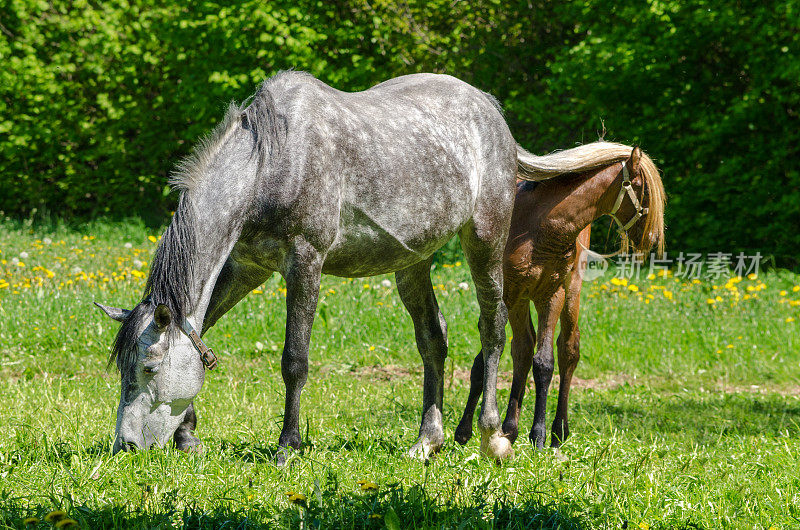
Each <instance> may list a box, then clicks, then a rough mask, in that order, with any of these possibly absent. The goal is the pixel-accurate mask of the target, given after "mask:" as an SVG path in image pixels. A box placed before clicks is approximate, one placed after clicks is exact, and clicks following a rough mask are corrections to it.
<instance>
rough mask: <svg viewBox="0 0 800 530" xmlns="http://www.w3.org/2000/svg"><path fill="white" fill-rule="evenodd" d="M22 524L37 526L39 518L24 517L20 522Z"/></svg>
mask: <svg viewBox="0 0 800 530" xmlns="http://www.w3.org/2000/svg"><path fill="white" fill-rule="evenodd" d="M22 524H24V525H25V526H28V525H29V524H30V525H37V524H39V518H38V517H26V518H25V519H23V520H22Z"/></svg>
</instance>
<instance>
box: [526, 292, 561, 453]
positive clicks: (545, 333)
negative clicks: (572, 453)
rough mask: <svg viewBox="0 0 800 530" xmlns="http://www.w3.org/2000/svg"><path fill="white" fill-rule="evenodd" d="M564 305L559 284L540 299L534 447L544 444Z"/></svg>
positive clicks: (532, 429) (532, 439)
mask: <svg viewBox="0 0 800 530" xmlns="http://www.w3.org/2000/svg"><path fill="white" fill-rule="evenodd" d="M563 304H564V290H563V289H561V288H560V287H559V289H558V291H556V292H555V293H554V294H553V295H552V296H550V297H546V298H543V299H540V300H537V301H536V313H537V314H538V317H539V326H538V335H537V337H536V353H535V354H534V355H533V363H532V366H533V381H534V383H536V403H535V404H534V412H533V427H531V432H530V435H529V437H530V440H531V443H532V444H533V445H534V447H536V448H538V449H541V448H543V447H544V437H545V431H546V428H545V415H546V412H547V393H548V390H549V389H550V382H551V381H552V380H553V333H554V331H555V327H556V322H558V316H559V313H561V308H562V307H563Z"/></svg>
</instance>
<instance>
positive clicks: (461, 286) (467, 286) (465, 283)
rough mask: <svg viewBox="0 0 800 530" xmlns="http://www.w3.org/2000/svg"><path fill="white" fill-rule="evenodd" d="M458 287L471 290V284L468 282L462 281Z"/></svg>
mask: <svg viewBox="0 0 800 530" xmlns="http://www.w3.org/2000/svg"><path fill="white" fill-rule="evenodd" d="M458 288H459V289H461V290H462V291H469V284H468V283H467V282H461V283H459V284H458Z"/></svg>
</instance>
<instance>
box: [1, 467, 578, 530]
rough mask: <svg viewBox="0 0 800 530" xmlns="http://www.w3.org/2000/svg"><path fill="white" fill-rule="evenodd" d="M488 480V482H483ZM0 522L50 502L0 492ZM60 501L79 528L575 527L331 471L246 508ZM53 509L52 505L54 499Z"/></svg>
mask: <svg viewBox="0 0 800 530" xmlns="http://www.w3.org/2000/svg"><path fill="white" fill-rule="evenodd" d="M487 486H488V484H487ZM0 500H2V501H3V502H2V503H0V506H2V507H0V526H3V527H4V528H6V527H9V528H20V529H22V528H26V529H30V528H35V526H33V525H30V526H25V525H24V524H23V520H24V519H25V518H26V517H38V518H39V519H41V520H42V522H41V523H40V524H39V526H38V527H40V528H49V525H47V524H46V523H44V517H45V515H46V514H47V513H48V511H49V510H50V509H52V507H51V508H48V507H44V506H41V505H39V506H31V507H27V508H26V507H25V505H26V504H27V503H26V502H25V501H24V500H23V499H11V498H8V497H7V496H5V498H2V499H0ZM64 504H65V506H62V507H60V508H61V509H63V510H64V511H66V512H67V514H68V516H69V517H70V518H72V519H74V520H75V521H77V522H78V524H79V525H80V527H81V528H98V529H100V528H136V529H138V528H142V529H144V528H185V529H206V528H208V529H211V528H229V529H245V528H390V529H395V528H397V529H400V528H512V529H513V528H520V529H521V528H526V529H550V528H553V529H555V528H560V529H564V530H567V529H573V528H574V529H578V528H582V527H584V525H582V524H581V523H580V521H579V520H578V519H577V518H575V517H571V516H569V515H568V514H567V513H566V510H565V509H564V508H560V507H558V506H555V505H552V504H551V505H544V504H539V503H536V502H530V501H529V502H526V503H522V504H512V503H511V502H509V501H505V500H498V501H496V502H494V503H492V504H491V505H490V504H488V503H487V502H485V501H483V500H481V499H480V498H474V497H472V498H466V499H460V498H459V495H458V492H454V496H453V498H448V499H447V500H446V501H441V500H440V501H437V500H434V499H433V498H431V497H430V496H429V495H428V494H427V493H426V492H425V491H424V489H423V488H422V487H421V486H412V487H411V488H404V487H403V486H402V485H399V484H395V485H390V486H388V487H385V488H383V489H382V490H381V491H377V492H365V493H364V494H363V495H353V494H343V493H341V492H339V489H338V484H337V482H336V479H335V477H329V480H328V483H327V484H326V485H325V489H324V490H322V489H320V488H319V487H317V488H316V491H315V493H314V494H313V495H311V496H310V497H309V498H308V499H307V500H304V501H298V504H294V505H291V504H290V505H288V506H286V507H279V506H267V505H261V504H260V503H254V504H252V505H251V506H247V507H233V506H226V505H222V506H218V507H215V508H211V509H202V508H199V507H197V506H190V507H186V508H180V509H179V508H176V507H174V506H170V505H169V504H167V503H162V504H161V505H159V506H152V507H149V508H148V509H146V510H144V509H141V508H129V507H124V506H109V507H105V508H102V509H90V508H86V507H84V506H81V505H75V506H69V505H68V504H69V503H67V502H65V503H64ZM56 508H59V507H58V506H56Z"/></svg>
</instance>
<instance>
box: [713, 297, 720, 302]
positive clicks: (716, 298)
mask: <svg viewBox="0 0 800 530" xmlns="http://www.w3.org/2000/svg"><path fill="white" fill-rule="evenodd" d="M714 300H716V301H717V302H722V297H721V296H715V297H714Z"/></svg>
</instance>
